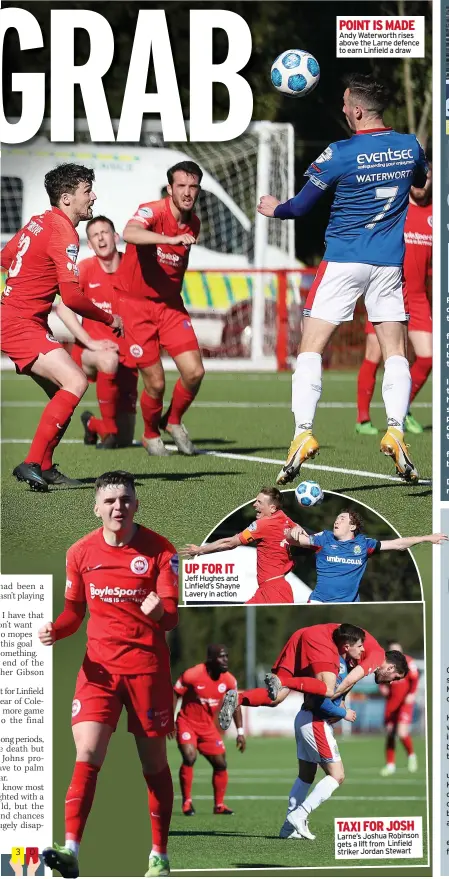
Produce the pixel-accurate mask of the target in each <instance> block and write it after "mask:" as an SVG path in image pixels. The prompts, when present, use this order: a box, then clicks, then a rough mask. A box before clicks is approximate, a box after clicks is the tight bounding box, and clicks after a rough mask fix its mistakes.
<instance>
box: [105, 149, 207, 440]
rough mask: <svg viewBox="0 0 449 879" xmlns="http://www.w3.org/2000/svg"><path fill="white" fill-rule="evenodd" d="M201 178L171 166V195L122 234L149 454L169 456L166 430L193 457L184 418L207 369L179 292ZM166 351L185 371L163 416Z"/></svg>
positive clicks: (126, 303)
mask: <svg viewBox="0 0 449 879" xmlns="http://www.w3.org/2000/svg"><path fill="white" fill-rule="evenodd" d="M202 176H203V172H202V171H201V168H200V167H199V166H198V165H197V164H196V163H195V162H190V161H184V162H179V163H178V164H177V165H174V166H173V167H172V168H169V170H168V171H167V178H168V186H167V192H168V196H167V197H166V198H161V199H160V200H159V201H152V202H144V203H143V204H141V205H139V207H138V208H137V210H136V212H135V214H134V215H133V217H131V219H130V221H129V222H128V223H127V225H126V228H125V230H124V232H123V237H124V239H125V241H126V242H127V247H126V251H125V255H124V257H123V259H122V262H121V265H120V270H119V272H118V273H117V276H116V278H115V280H114V283H115V284H116V289H117V292H118V296H119V311H120V314H122V315H123V319H124V322H125V330H126V349H127V353H128V356H129V357H131V358H132V359H133V362H134V364H135V365H136V366H137V367H138V368H139V370H140V372H141V375H142V378H143V382H144V389H143V391H142V395H141V398H140V404H141V408H142V416H143V421H144V435H143V440H142V442H143V445H144V447H145V449H146V451H147V452H148V454H149V455H159V456H162V455H168V454H169V452H168V450H167V449H166V447H165V445H164V443H163V441H162V438H161V435H160V431H161V430H166V431H167V432H168V433H169V434H170V436H171V438H172V440H173V442H174V443H175V445H176V446H177V448H178V450H179V451H180V452H182V453H183V454H184V455H194V454H195V453H196V449H195V447H194V446H193V443H192V442H191V440H190V438H189V435H188V433H187V430H186V428H185V427H184V425H183V424H182V422H181V419H182V416H183V415H184V413H185V412H186V411H187V409H188V408H189V406H190V405H191V403H192V402H193V400H194V399H195V397H196V395H197V393H198V391H199V388H200V385H201V382H202V379H203V376H204V368H203V363H202V359H201V354H200V350H199V345H198V340H197V338H196V335H195V332H194V329H193V327H192V323H191V320H190V317H189V315H188V313H187V311H186V309H185V306H184V303H183V300H182V296H181V290H182V283H183V279H184V274H185V272H186V269H187V266H188V262H189V252H190V248H191V246H192V245H193V244H195V243H196V241H197V239H198V235H199V231H200V221H199V219H198V217H197V216H196V214H195V213H194V212H193V211H194V207H195V204H196V201H197V199H198V196H199V193H200V189H201V187H200V184H201V178H202ZM161 348H164V349H165V350H166V351H167V352H168V354H169V355H170V356H171V357H172V358H173V360H174V361H175V364H176V367H177V369H178V372H179V373H180V378H179V379H178V381H177V382H176V384H175V387H174V389H173V395H172V399H171V402H170V405H169V407H168V409H167V411H166V412H165V414H164V415H162V407H163V398H164V390H165V375H164V369H163V366H162V362H161V358H160V349H161Z"/></svg>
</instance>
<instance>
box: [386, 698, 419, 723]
mask: <svg viewBox="0 0 449 879" xmlns="http://www.w3.org/2000/svg"><path fill="white" fill-rule="evenodd" d="M413 708H414V705H413V703H412V704H408V703H405V702H403V703H402V705H399V707H396V708H393V709H391V708H389V706H388V702H387V704H386V706H385V720H384V723H385V726H397V725H398V723H405V724H407V725H408V726H410V724H411V723H412V721H413Z"/></svg>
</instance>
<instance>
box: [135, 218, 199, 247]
mask: <svg viewBox="0 0 449 879" xmlns="http://www.w3.org/2000/svg"><path fill="white" fill-rule="evenodd" d="M123 240H124V241H126V243H127V244H136V245H139V244H140V245H142V244H185V245H186V247H189V246H190V245H191V244H196V238H195V237H194V236H193V235H189V234H188V233H184V234H183V235H173V236H170V235H161V234H160V233H159V232H152V231H151V229H144V228H143V227H142V226H141V225H140V224H139V223H133V222H129V223H127V224H126V226H125V228H124V230H123Z"/></svg>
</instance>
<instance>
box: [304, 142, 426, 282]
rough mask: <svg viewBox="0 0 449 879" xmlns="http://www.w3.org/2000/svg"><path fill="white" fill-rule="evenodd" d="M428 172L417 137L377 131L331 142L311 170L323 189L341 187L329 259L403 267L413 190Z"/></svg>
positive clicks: (328, 233) (329, 240)
mask: <svg viewBox="0 0 449 879" xmlns="http://www.w3.org/2000/svg"><path fill="white" fill-rule="evenodd" d="M427 170H428V165H427V160H426V157H425V154H424V150H423V149H422V147H421V145H420V143H419V142H418V140H417V139H416V137H415V135H414V134H400V133H399V132H397V131H393V130H392V129H390V128H387V129H376V130H373V131H369V132H366V131H361V132H360V133H358V134H354V135H353V136H352V137H350V138H348V140H339V141H337V142H336V143H331V144H330V145H329V146H328V147H327V148H326V149H325V150H324V152H323V153H321V155H320V156H318V158H317V159H316V160H315V162H312V164H311V165H309V167H308V169H307V171H306V172H305V174H306V176H307V177H309V179H310V181H311V182H312V183H314V184H315V186H317V187H318V188H319V189H323V190H324V189H328V188H329V187H333V186H335V194H334V200H333V203H332V208H331V214H330V219H329V224H328V227H327V230H326V251H325V254H324V257H323V258H324V259H325V260H327V261H328V262H360V263H368V264H370V265H375V266H401V265H402V263H403V261H404V252H405V248H404V223H405V215H406V212H407V208H408V204H409V193H410V187H411V186H412V184H413V183H414V180H415V178H416V180H417V183H419V185H420V186H422V185H423V179H424V177H425V174H426V173H427Z"/></svg>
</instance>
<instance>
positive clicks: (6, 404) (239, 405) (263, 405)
mask: <svg viewBox="0 0 449 879" xmlns="http://www.w3.org/2000/svg"><path fill="white" fill-rule="evenodd" d="M84 402H85V403H88V404H89V406H96V407H97V408H98V402H97V400H85V401H84ZM44 406H46V402H45V401H42V402H40V401H39V400H24V401H23V402H19V400H4V401H3V402H2V404H1V407H2V409H23V408H25V409H43V408H44ZM191 408H193V409H290V403H287V402H286V403H282V402H279V401H277V402H274V403H268V402H259V403H258V402H255V401H254V400H251V401H250V402H243V401H241V400H239V401H236V402H232V401H229V400H222V401H221V402H220V401H219V400H198V402H197V403H192V407H191ZM318 408H319V409H356V408H357V404H356V403H351V402H343V401H328V402H324V403H318ZM371 408H372V409H383V408H384V404H383V403H371ZM413 408H414V409H431V408H432V403H414V404H413Z"/></svg>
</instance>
